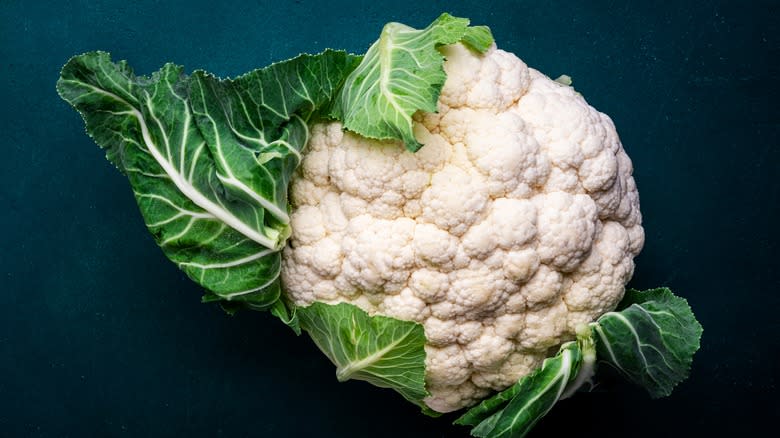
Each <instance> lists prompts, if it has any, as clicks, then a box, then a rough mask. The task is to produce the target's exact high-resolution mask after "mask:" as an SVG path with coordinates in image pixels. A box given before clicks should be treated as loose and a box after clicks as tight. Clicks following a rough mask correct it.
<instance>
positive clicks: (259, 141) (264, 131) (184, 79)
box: [57, 51, 359, 309]
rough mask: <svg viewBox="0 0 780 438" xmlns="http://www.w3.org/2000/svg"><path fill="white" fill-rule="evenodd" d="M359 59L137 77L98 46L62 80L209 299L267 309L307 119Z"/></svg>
mask: <svg viewBox="0 0 780 438" xmlns="http://www.w3.org/2000/svg"><path fill="white" fill-rule="evenodd" d="M358 59H359V58H357V57H354V56H351V55H347V54H345V53H344V52H334V51H327V52H324V53H322V54H320V55H314V56H311V55H302V56H299V57H298V58H295V59H292V60H289V61H285V62H282V63H278V64H274V65H272V66H269V67H266V68H264V69H260V70H256V71H254V72H251V73H249V74H247V75H244V76H241V77H239V78H237V79H235V80H232V81H231V80H224V81H222V80H217V79H216V78H214V77H213V76H210V75H207V74H206V73H203V72H196V73H195V74H194V76H192V77H188V76H186V75H185V74H184V73H183V69H182V68H181V67H180V66H176V65H173V64H166V65H165V66H164V67H163V68H162V69H160V70H159V71H158V72H156V73H154V74H153V75H151V76H150V77H144V76H136V75H135V74H134V73H133V71H132V70H131V69H130V68H129V67H128V66H127V63H125V62H124V61H121V62H118V63H114V62H112V61H111V59H110V55H109V54H108V53H105V52H90V53H86V54H84V55H80V56H76V57H74V58H72V59H71V60H70V61H68V63H67V64H66V65H65V66H64V67H63V69H62V73H61V76H60V79H59V81H58V82H57V90H58V92H59V94H60V96H62V98H63V99H65V100H66V101H67V102H68V103H70V104H71V105H72V106H73V107H74V108H75V109H76V110H78V112H79V113H80V114H81V116H82V118H83V119H84V122H85V123H86V126H87V133H88V134H89V135H90V136H91V137H92V138H93V139H94V140H95V142H96V143H97V144H98V145H99V146H100V147H102V148H103V149H105V151H106V157H107V158H108V159H109V161H111V162H112V163H113V164H114V165H116V166H117V167H118V168H119V170H120V171H122V172H123V173H124V174H125V175H126V176H127V177H128V179H129V181H130V185H131V186H132V188H133V192H134V193H135V197H136V200H137V202H138V206H139V208H140V210H141V213H142V215H143V217H144V221H145V222H146V225H147V227H148V228H149V231H150V232H151V233H152V235H153V236H154V238H155V241H156V242H157V244H158V245H160V247H161V248H162V249H163V251H164V252H165V255H166V256H167V257H168V258H169V259H170V260H171V261H173V262H174V263H176V264H177V265H178V266H179V267H180V268H181V269H183V270H184V271H185V272H186V273H187V275H188V276H189V277H190V278H192V279H193V280H195V281H196V282H198V283H199V284H200V285H202V286H203V287H205V288H206V289H208V290H209V294H208V295H207V296H206V297H204V301H211V300H215V299H216V300H219V299H221V300H228V301H240V302H241V303H243V305H244V306H248V307H252V308H258V309H265V308H268V307H269V306H271V305H273V303H274V302H276V301H277V299H278V298H279V295H280V293H281V287H280V285H279V280H278V277H279V272H280V268H281V256H280V253H279V249H280V248H281V246H282V245H283V244H284V241H285V239H286V238H287V237H288V235H289V233H290V230H289V216H288V213H287V198H286V191H287V182H288V181H289V179H290V175H291V173H292V171H293V170H294V169H295V166H297V163H298V161H299V160H300V151H301V149H302V148H303V147H304V146H305V144H306V141H307V139H308V129H307V127H306V122H307V121H308V119H309V118H310V117H311V116H312V115H313V114H314V113H315V111H316V110H317V109H318V108H319V107H321V106H323V105H324V102H328V101H329V100H330V99H331V98H332V95H333V94H334V93H335V91H336V90H337V89H338V87H339V85H340V84H341V82H342V81H343V79H344V78H345V77H346V75H347V74H348V73H349V72H350V71H351V70H352V69H354V67H355V66H356V64H357V62H358ZM193 97H196V98H193ZM228 307H230V308H231V309H235V308H236V307H238V306H236V305H235V304H233V305H231V306H228Z"/></svg>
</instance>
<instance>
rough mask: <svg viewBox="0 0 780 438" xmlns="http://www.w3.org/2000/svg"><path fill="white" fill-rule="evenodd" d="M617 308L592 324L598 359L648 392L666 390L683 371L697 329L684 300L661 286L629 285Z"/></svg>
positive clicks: (656, 393)
mask: <svg viewBox="0 0 780 438" xmlns="http://www.w3.org/2000/svg"><path fill="white" fill-rule="evenodd" d="M619 308H620V309H622V310H620V311H618V312H609V313H606V314H604V315H603V316H602V317H601V318H599V320H598V324H595V325H594V331H595V333H596V340H597V342H596V348H597V351H598V357H599V359H600V360H602V361H605V362H607V363H609V364H610V365H612V366H614V367H615V368H617V369H618V370H619V371H620V372H621V373H622V374H624V375H625V376H626V377H627V378H628V379H629V380H631V381H632V382H634V383H636V384H638V385H640V386H642V387H643V388H645V389H646V390H647V391H648V392H649V393H650V395H651V396H652V397H664V396H667V395H669V394H671V392H672V390H673V389H674V387H675V386H676V385H677V384H678V383H679V382H681V381H683V380H685V379H686V378H687V377H688V373H689V371H690V367H691V362H692V361H693V355H694V353H696V351H697V350H698V349H699V340H700V338H701V333H702V327H701V324H699V322H698V321H697V320H696V317H695V316H694V315H693V312H692V311H691V308H690V306H688V302H687V301H686V300H685V299H684V298H680V297H678V296H675V295H674V294H673V293H672V291H670V290H669V289H667V288H658V289H651V290H647V291H644V292H640V291H637V290H633V289H629V290H627V291H626V297H625V298H624V300H623V301H622V302H621V304H620V307H619Z"/></svg>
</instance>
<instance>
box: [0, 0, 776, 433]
mask: <svg viewBox="0 0 780 438" xmlns="http://www.w3.org/2000/svg"><path fill="white" fill-rule="evenodd" d="M65 3H66V2H56V3H52V4H46V2H36V1H9V0H2V1H0V103H1V104H0V134H2V136H3V141H2V149H0V150H1V151H2V155H0V225H1V227H0V229H2V232H0V278H2V280H0V293H2V305H1V306H0V436H9V437H16V436H20V437H27V436H29V437H86V436H120V437H121V436H127V437H131V436H132V437H135V436H140V437H145V436H154V437H157V436H167V437H178V436H204V437H215V436H295V437H298V436H300V437H312V436H314V437H318V436H338V437H367V436H376V437H394V436H409V437H418V436H420V437H422V436H452V437H459V436H466V435H467V430H466V429H464V428H459V427H454V426H449V421H450V420H451V419H452V418H451V417H445V418H444V419H431V418H427V417H424V416H422V415H421V414H419V413H418V412H417V410H416V409H415V408H414V407H412V406H411V405H408V404H407V403H406V402H404V401H403V400H402V399H401V398H400V397H399V396H397V395H395V394H394V393H392V392H388V391H387V390H380V389H376V388H373V387H371V386H369V385H368V384H365V383H362V382H347V383H344V384H338V383H337V382H336V379H335V376H334V370H333V367H332V366H331V365H330V363H328V362H327V359H325V358H324V356H322V355H321V354H320V353H319V352H318V351H317V350H316V348H315V347H314V346H313V344H312V343H311V342H310V341H309V340H308V339H307V338H305V337H300V338H297V337H295V336H294V335H293V334H292V333H291V332H290V331H289V330H288V329H286V328H285V327H283V326H282V325H281V324H280V323H278V322H277V321H275V320H274V319H273V318H272V317H270V316H269V315H267V314H260V313H242V314H239V315H237V316H236V317H233V318H230V317H228V316H226V315H225V314H224V313H222V312H221V311H220V310H219V308H218V307H217V306H214V305H205V304H200V302H199V299H200V294H201V291H200V290H198V287H196V286H195V285H194V284H193V283H191V282H190V281H189V280H188V279H186V278H185V277H184V275H182V274H181V273H180V272H179V271H178V270H177V269H176V268H175V267H174V266H173V265H172V264H170V263H169V262H167V260H166V259H165V258H164V257H163V255H162V253H161V251H160V250H159V249H158V248H157V247H156V245H155V244H154V242H153V241H152V239H151V237H150V236H149V235H148V234H147V232H146V230H145V228H144V225H143V222H142V221H141V217H140V215H139V214H138V212H137V209H136V206H135V203H134V201H133V198H132V196H131V192H130V190H129V187H128V185H127V184H126V181H125V179H124V177H123V176H121V175H120V174H119V173H118V172H117V171H115V170H114V169H113V168H112V167H111V166H110V165H109V163H108V162H106V161H105V160H104V158H103V154H102V152H101V151H100V150H99V149H98V148H97V147H96V146H95V145H94V144H93V143H92V141H91V140H90V139H89V138H88V137H87V136H86V135H85V134H84V128H83V124H82V122H81V120H80V118H79V116H78V115H77V114H76V113H75V111H73V110H72V109H71V108H70V107H69V106H68V105H67V104H66V103H65V102H63V101H61V100H60V99H59V98H58V97H57V95H56V93H55V90H54V84H55V81H56V80H57V76H58V72H59V68H60V67H61V66H62V64H63V63H64V62H65V61H66V60H67V59H68V58H69V57H70V56H72V55H74V54H78V53H82V52H84V51H88V50H94V49H102V50H106V51H110V52H112V54H113V55H114V57H115V59H127V60H128V61H129V62H130V64H131V65H133V66H134V67H135V69H136V71H137V72H138V73H144V74H146V73H150V72H151V71H153V70H155V69H157V68H158V67H159V66H161V65H162V64H163V63H165V62H167V61H173V62H176V63H179V64H183V65H185V66H186V68H187V69H188V70H193V69H196V68H203V69H206V70H209V71H211V72H214V73H217V74H219V75H222V76H232V75H237V74H240V73H243V72H245V71H248V70H251V69H254V68H256V67H260V66H264V65H266V64H268V63H270V62H272V61H274V60H280V59H284V58H288V57H291V56H293V55H296V54H298V53H299V52H303V51H307V52H317V51H320V50H322V49H324V48H326V47H336V48H345V49H348V50H350V51H353V52H359V53H362V52H363V51H364V50H365V49H366V48H367V46H368V44H369V43H370V42H371V41H373V40H374V39H375V38H376V37H377V36H378V33H379V31H380V29H381V26H382V24H383V23H385V22H387V21H393V20H396V21H403V22H405V23H407V24H410V25H413V26H423V25H425V24H427V23H428V22H430V21H431V20H432V19H433V18H435V17H436V16H437V15H438V14H439V13H440V12H442V11H450V12H452V13H453V14H455V15H460V16H467V17H470V18H472V21H473V23H475V24H488V25H490V27H491V28H492V29H493V32H494V35H495V37H496V40H497V41H498V44H499V46H500V47H501V48H504V49H506V50H509V51H512V52H514V53H516V54H518V56H520V57H521V58H523V59H524V60H525V61H526V62H527V63H528V64H529V65H530V66H533V67H536V68H538V69H540V70H541V71H543V72H545V73H547V74H548V75H550V76H553V77H556V76H558V75H560V74H562V73H566V74H568V75H570V76H571V77H573V78H574V85H575V87H576V88H577V90H579V91H580V92H582V93H583V95H584V96H585V97H586V98H587V99H588V101H589V102H590V103H591V104H592V105H594V106H595V107H596V108H598V109H599V110H601V111H604V112H606V113H608V114H610V115H611V117H612V118H613V119H614V121H615V123H616V125H617V127H618V131H619V133H620V136H621V139H622V141H623V143H624V145H625V148H626V150H627V151H628V153H629V155H630V156H631V157H632V159H633V161H634V165H635V168H636V170H635V176H636V180H637V183H638V185H639V190H640V194H641V200H642V211H643V214H644V225H645V229H646V234H647V243H646V245H645V248H644V251H643V253H642V254H641V256H640V257H639V258H638V259H637V269H636V274H635V276H634V279H633V281H632V285H633V286H635V287H639V288H645V287H652V286H660V285H667V286H670V287H672V288H673V289H674V290H675V291H676V292H677V293H678V294H680V295H683V296H685V297H687V298H688V300H689V301H690V303H691V305H692V306H693V308H694V309H695V311H696V313H697V315H698V317H699V319H700V320H701V322H702V324H703V325H704V328H705V331H704V337H703V344H702V349H701V351H700V352H699V353H698V355H697V356H696V360H695V363H694V369H693V374H692V378H691V379H690V380H689V381H687V382H685V383H684V384H682V385H681V386H680V387H679V388H678V389H677V391H676V392H675V393H674V394H673V395H672V397H670V398H668V399H662V400H657V401H653V400H650V399H649V398H648V397H647V396H645V394H643V393H642V392H640V391H639V390H635V389H633V388H632V387H629V386H627V385H623V384H619V383H616V382H615V381H614V379H613V378H612V377H610V376H609V375H608V376H607V379H606V380H607V381H606V383H605V384H603V385H601V386H600V387H599V388H598V389H597V391H595V392H593V393H589V394H581V395H578V396H577V397H576V398H574V399H570V400H567V401H564V402H562V403H561V404H560V405H558V407H556V408H555V410H554V411H553V412H551V413H550V415H549V416H548V417H546V418H545V419H544V420H543V421H542V423H540V424H539V426H538V427H537V429H536V430H535V431H534V433H533V434H532V436H534V437H541V436H546V435H547V434H562V433H577V434H579V435H580V436H596V435H597V434H598V436H601V437H622V436H632V437H652V436H672V437H676V436H731V435H735V434H743V435H744V436H750V435H751V434H752V433H754V432H758V431H760V430H763V428H764V427H766V426H772V425H773V424H775V425H776V424H777V423H776V419H777V418H778V415H780V404H779V402H778V399H777V396H778V394H777V393H778V388H777V385H778V381H777V379H778V373H779V372H780V365H778V360H780V342H779V341H778V335H780V324H778V314H779V312H780V299H779V298H778V297H779V296H780V281H779V280H778V268H780V266H779V264H778V262H777V257H778V250H779V249H780V248H779V246H778V227H780V220H779V219H780V218H779V217H778V201H780V197H779V196H778V194H779V192H780V182H778V181H780V179H778V178H779V175H778V173H780V172H779V171H780V166H778V159H779V158H780V153H779V152H778V146H780V145H779V144H778V137H779V136H778V134H779V133H780V117H779V115H778V110H777V107H778V103H780V92H778V81H780V74H778V55H780V44H779V43H778V33H779V32H780V29H779V28H778V22H779V21H780V17H779V16H778V2H777V1H754V2H749V1H748V2H745V1H742V2H737V1H713V2H698V3H696V2H656V1H649V2H621V1H616V0H615V1H595V2H564V1H554V2H542V1H538V0H535V1H523V2H506V1H504V2H488V1H484V0H483V1H474V2H466V1H463V2H456V1H448V2H443V1H420V0H412V1H397V2H390V1H387V2H384V1H371V2H365V3H363V2H361V3H350V2H331V3H328V2H321V1H318V2H310V1H304V0H301V1H279V2H262V1H259V2H241V3H240V4H238V3H237V4H235V5H225V6H218V2H213V1H196V0H190V1H132V2H131V1H111V2H96V1H72V2H67V3H70V5H69V6H65ZM772 418H774V419H775V422H774V423H773V422H772V421H771V419H772ZM770 435H771V433H770Z"/></svg>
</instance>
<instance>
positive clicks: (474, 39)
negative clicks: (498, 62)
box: [461, 26, 493, 53]
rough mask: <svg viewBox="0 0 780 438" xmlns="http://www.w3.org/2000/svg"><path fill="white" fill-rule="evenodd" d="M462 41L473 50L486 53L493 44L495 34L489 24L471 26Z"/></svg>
mask: <svg viewBox="0 0 780 438" xmlns="http://www.w3.org/2000/svg"><path fill="white" fill-rule="evenodd" d="M461 42H462V43H463V44H465V45H466V46H467V47H469V48H470V49H471V50H474V51H476V52H478V53H485V52H486V51H487V49H489V48H490V46H491V45H492V44H493V34H492V33H491V32H490V28H489V27H487V26H470V27H469V28H467V29H466V32H465V33H464V34H463V40H462V41H461Z"/></svg>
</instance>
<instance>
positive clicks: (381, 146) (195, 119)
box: [57, 14, 702, 438]
mask: <svg viewBox="0 0 780 438" xmlns="http://www.w3.org/2000/svg"><path fill="white" fill-rule="evenodd" d="M445 60H446V62H445ZM559 81H560V82H567V81H566V77H561V79H559ZM57 91H58V92H59V94H60V96H61V97H62V98H63V99H65V100H66V101H67V102H68V103H70V104H71V105H72V106H73V107H74V108H75V109H76V110H78V111H79V113H81V115H82V117H83V119H84V121H85V123H86V125H87V132H88V134H89V135H90V136H91V137H92V138H93V139H95V141H96V142H97V143H98V144H99V145H100V146H101V147H103V148H104V149H105V150H106V158H108V160H110V161H111V162H112V163H113V164H114V165H116V166H117V167H118V168H119V169H120V170H121V171H122V172H123V173H124V174H125V175H126V176H127V177H128V179H129V181H130V184H131V186H132V188H133V192H134V194H135V197H136V201H137V203H138V206H139V209H140V211H141V213H142V215H143V217H144V221H145V222H146V225H147V227H148V229H149V231H150V232H151V234H152V235H153V236H154V238H155V241H156V242H157V244H158V245H159V246H160V247H161V249H162V250H163V252H164V253H165V255H166V256H167V257H168V258H169V259H170V260H171V261H173V262H174V263H175V264H176V265H177V266H178V267H179V268H181V269H182V270H183V271H184V272H185V273H186V274H187V275H188V276H189V277H190V278H191V279H193V280H194V281H195V282H197V283H198V284H199V285H201V286H202V287H203V289H204V290H205V291H206V294H205V296H204V297H203V301H219V302H220V304H221V305H222V306H223V308H224V309H225V310H226V311H228V312H234V311H236V310H238V309H247V308H248V309H253V310H261V311H265V310H267V311H269V312H270V313H271V314H273V315H274V316H276V317H278V318H279V319H280V320H281V321H282V322H284V323H285V324H286V325H288V326H289V327H290V328H291V329H292V330H294V331H295V332H296V333H298V334H300V333H302V332H306V333H307V334H308V335H309V337H310V338H311V340H312V341H313V342H314V343H315V344H316V345H317V346H318V347H319V348H320V350H321V351H322V352H323V353H324V354H325V355H326V356H327V357H328V359H330V361H331V362H333V364H334V365H335V366H336V378H337V379H338V380H339V381H344V380H348V379H355V380H363V381H367V382H370V383H372V384H374V385H376V386H379V387H383V388H392V389H393V390H395V391H396V392H397V393H398V394H400V395H401V396H403V397H404V398H405V399H406V400H408V401H409V402H411V403H414V404H415V405H417V406H419V407H420V408H422V409H423V410H424V411H426V412H428V413H431V411H438V412H450V411H454V410H457V409H460V408H463V407H466V406H472V405H475V406H473V407H472V408H470V409H468V410H467V411H466V412H464V413H463V414H462V415H461V416H460V417H459V418H458V419H457V420H456V423H457V424H461V425H466V426H472V427H473V429H472V434H473V435H475V436H484V437H488V438H493V437H505V436H525V434H526V433H527V432H528V431H529V430H530V428H531V427H533V425H534V424H535V423H536V422H537V421H538V420H539V418H540V417H541V416H543V415H544V414H545V413H546V412H548V411H549V410H550V409H551V408H552V406H553V405H554V404H555V403H556V402H557V401H558V400H560V399H561V398H566V397H568V396H570V395H571V394H573V393H574V392H575V391H577V389H578V388H580V387H581V386H582V385H583V384H584V383H585V382H587V381H588V380H589V379H590V378H591V377H592V376H593V374H594V365H595V363H596V360H597V359H598V360H601V361H604V362H606V363H609V364H611V365H612V366H614V367H615V368H616V369H618V370H619V371H620V372H621V374H622V375H624V376H625V377H627V378H628V379H629V380H631V381H632V382H634V383H637V384H639V385H640V386H642V387H644V388H645V389H646V390H647V391H648V392H649V393H650V395H651V396H653V397H661V396H666V395H669V394H670V393H671V391H672V390H673V388H674V387H675V385H677V384H678V383H679V382H681V381H682V380H684V379H685V378H686V377H687V376H688V372H689V370H690V366H691V362H692V359H693V354H694V353H695V352H696V350H697V349H698V348H699V339H700V336H701V333H702V328H701V325H700V324H699V323H698V321H696V318H695V316H694V315H693V313H692V311H691V309H690V307H689V306H688V304H687V302H686V301H685V300H684V299H683V298H680V297H677V296H675V295H674V294H673V293H672V292H671V291H670V290H669V289H667V288H656V289H649V290H646V291H637V290H634V289H624V287H625V284H626V283H627V282H628V280H629V279H630V278H631V275H632V273H633V270H634V262H633V258H634V257H635V256H636V255H637V254H638V253H639V251H640V250H641V249H642V245H643V243H644V231H643V229H642V225H641V214H640V212H639V196H638V194H637V188H636V184H635V183H634V179H633V178H632V176H631V173H632V167H631V160H630V159H629V158H628V156H627V155H626V153H625V151H624V150H623V148H622V146H621V144H620V140H619V139H618V136H617V134H616V132H615V127H614V126H613V124H612V121H611V120H610V119H609V117H607V116H606V115H604V114H602V113H599V112H598V111H596V110H594V109H593V108H591V107H590V106H589V105H588V104H587V103H586V102H585V100H584V99H583V98H582V96H581V95H580V94H579V93H576V92H575V91H574V90H573V89H572V88H571V87H569V86H568V85H565V84H562V83H559V82H556V81H552V80H550V79H549V78H548V77H546V76H544V75H543V74H541V73H539V72H538V71H536V70H534V69H531V68H528V67H527V66H526V65H525V64H524V63H523V62H522V61H521V60H520V59H518V58H517V57H516V56H515V55H513V54H511V53H507V52H505V51H502V50H499V49H497V48H496V46H495V44H494V42H493V37H492V35H491V33H490V30H489V29H488V28H487V27H485V26H470V25H469V20H468V19H465V18H458V17H453V16H451V15H449V14H442V15H441V16H440V17H439V18H437V19H436V20H435V21H434V22H433V23H431V24H430V25H429V26H428V27H426V28H425V29H420V30H418V29H413V28H411V27H409V26H406V25H403V24H400V23H388V24H386V25H385V26H384V28H383V29H382V32H381V35H380V37H379V39H378V40H377V41H376V42H374V43H373V44H372V45H371V46H370V47H369V48H368V50H367V51H366V53H365V54H364V55H352V54H348V53H346V52H343V51H337V50H331V49H328V50H325V51H323V52H322V53H319V54H316V55H305V54H304V55H300V56H298V57H295V58H292V59H289V60H286V61H282V62H278V63H274V64H272V65H269V66H267V67H264V68H260V69H257V70H254V71H251V72H249V73H247V74H244V75H242V76H239V77H237V78H235V79H220V78H218V77H216V76H214V75H211V74H209V73H207V72H205V71H202V70H197V71H195V72H193V73H192V74H191V75H187V74H185V73H184V71H183V69H182V67H180V66H177V65H175V64H170V63H169V64H166V65H165V66H164V67H162V68H161V69H160V70H159V71H158V72H156V73H154V74H153V75H151V76H149V77H144V76H136V75H135V74H134V73H133V72H132V70H131V69H130V67H129V66H128V64H127V63H126V62H124V61H122V62H116V63H115V62H112V61H111V58H110V55H109V54H108V53H105V52H89V53H85V54H83V55H78V56H75V57H73V58H72V59H71V60H70V61H68V63H67V64H65V66H64V67H63V69H62V73H61V76H60V79H59V81H58V82H57ZM618 302H620V303H618ZM478 402H479V404H477V403H478Z"/></svg>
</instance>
